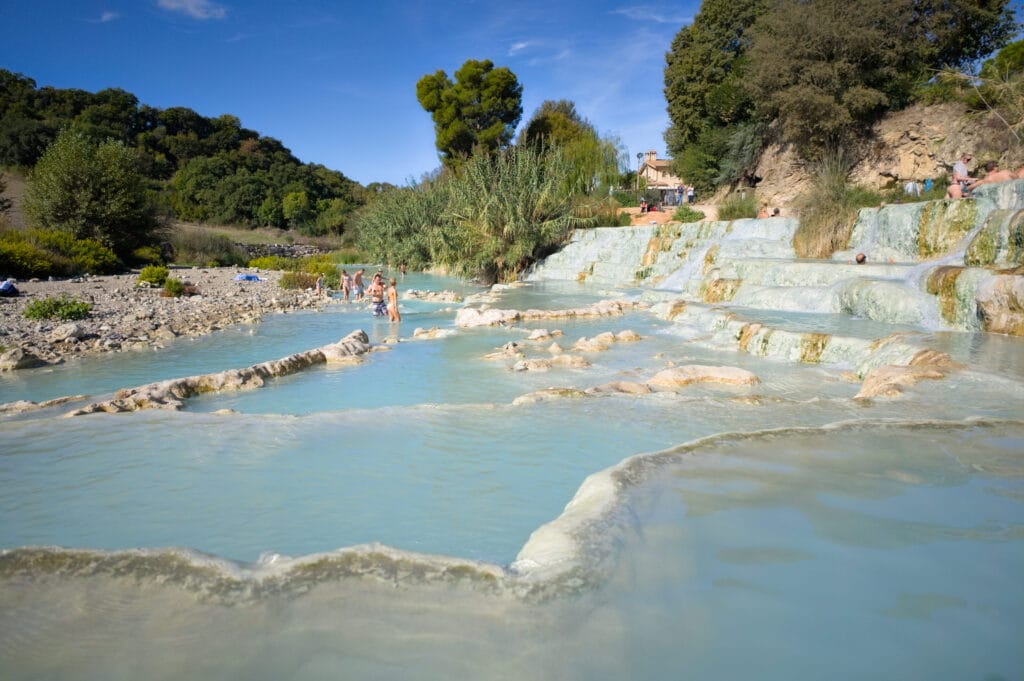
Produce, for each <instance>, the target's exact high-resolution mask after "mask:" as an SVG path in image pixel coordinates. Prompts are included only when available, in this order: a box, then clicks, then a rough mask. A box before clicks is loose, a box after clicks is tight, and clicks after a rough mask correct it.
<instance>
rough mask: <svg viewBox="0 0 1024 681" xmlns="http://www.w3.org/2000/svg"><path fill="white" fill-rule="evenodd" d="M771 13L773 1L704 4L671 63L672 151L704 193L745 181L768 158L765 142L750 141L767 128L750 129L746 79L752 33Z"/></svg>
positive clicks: (681, 170)
mask: <svg viewBox="0 0 1024 681" xmlns="http://www.w3.org/2000/svg"><path fill="white" fill-rule="evenodd" d="M767 8H768V2H767V1H766V0H704V2H703V3H702V4H701V8H700V12H698V13H697V16H695V17H694V19H693V23H692V24H690V25H689V26H684V27H683V28H682V29H681V30H680V31H679V33H678V34H676V36H675V38H674V39H673V41H672V47H671V49H670V50H669V52H668V53H667V54H666V55H665V61H666V66H665V100H666V102H667V103H668V115H669V121H670V125H669V128H668V129H667V130H666V131H665V143H666V145H667V147H668V151H669V154H670V155H671V156H672V158H673V159H675V171H676V173H677V174H678V175H679V176H680V177H682V178H684V179H685V180H686V181H687V182H689V183H692V184H693V185H695V186H696V187H697V189H698V190H699V191H702V192H708V191H711V190H712V189H713V188H714V187H715V185H716V184H718V183H719V182H720V181H731V180H733V179H738V178H739V177H740V176H741V175H742V174H743V173H744V172H745V171H746V170H748V169H749V168H750V167H751V160H750V157H751V155H753V157H754V159H755V161H756V158H757V156H759V154H760V151H761V139H760V138H759V137H757V136H754V135H751V134H750V133H751V132H756V131H759V130H760V128H757V129H750V128H746V127H745V125H746V123H747V122H748V121H749V120H750V118H751V116H752V115H753V112H754V102H753V99H752V98H751V97H750V94H749V92H748V90H747V88H746V87H745V85H744V79H745V77H746V72H747V69H748V68H749V59H748V58H747V57H746V53H747V50H748V49H749V47H750V42H751V28H752V27H753V26H754V24H755V22H756V21H757V19H758V18H759V17H760V16H762V15H763V14H764V13H765V12H766V11H767ZM733 136H739V137H741V139H737V140H736V141H735V142H734V141H732V140H731V138H732V137H733ZM751 145H752V146H753V148H754V151H753V153H752V154H751V153H750V149H749V148H750V146H751ZM733 149H736V155H735V157H734V156H732V155H731V153H730V152H731V151H732V150H733Z"/></svg>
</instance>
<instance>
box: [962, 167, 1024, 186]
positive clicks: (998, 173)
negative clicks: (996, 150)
mask: <svg viewBox="0 0 1024 681" xmlns="http://www.w3.org/2000/svg"><path fill="white" fill-rule="evenodd" d="M1016 178H1017V174H1016V173H1014V172H1011V171H1009V170H1000V169H999V164H998V163H996V162H995V161H988V162H987V163H985V177H983V178H981V179H980V180H977V181H975V182H972V183H971V184H969V185H967V191H968V193H970V192H972V191H974V190H975V189H976V188H977V187H980V186H981V185H983V184H994V183H996V182H1007V181H1009V180H1013V179H1016Z"/></svg>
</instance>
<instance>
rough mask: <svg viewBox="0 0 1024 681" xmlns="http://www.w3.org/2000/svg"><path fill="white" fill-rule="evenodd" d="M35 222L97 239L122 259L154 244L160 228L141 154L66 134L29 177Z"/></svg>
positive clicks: (29, 204) (112, 142)
mask: <svg viewBox="0 0 1024 681" xmlns="http://www.w3.org/2000/svg"><path fill="white" fill-rule="evenodd" d="M25 212H26V214H27V215H28V217H29V220H30V223H31V224H32V225H33V226H35V227H39V228H42V229H53V230H58V231H62V232H66V233H68V234H71V235H73V236H74V237H75V238H78V239H96V240H97V241H100V242H102V243H103V244H105V245H107V246H109V247H110V248H111V249H113V251H114V252H115V253H116V254H117V255H118V256H120V257H122V258H128V257H129V256H130V255H131V252H132V250H134V249H135V248H137V247H139V246H142V245H145V244H147V243H149V242H150V241H151V240H152V237H153V230H154V228H155V226H156V221H155V219H154V213H153V209H152V206H151V205H150V204H149V202H148V201H147V199H146V192H145V184H144V179H143V177H142V175H141V173H139V171H138V165H137V159H136V156H135V154H134V153H133V152H132V151H131V150H130V149H128V148H127V147H126V146H125V145H124V143H122V142H120V141H115V140H107V141H106V142H101V143H100V144H98V145H97V144H95V143H93V142H91V141H90V140H89V139H88V137H86V136H85V135H84V134H83V133H81V132H79V131H75V130H71V129H65V130H63V131H62V132H61V133H60V134H59V135H58V136H57V139H56V140H55V141H54V143H53V144H51V145H50V146H49V147H48V148H47V150H46V152H45V153H44V154H43V157H42V158H40V159H39V162H38V163H37V164H36V166H35V168H34V169H33V171H32V173H31V175H30V176H29V184H28V189H27V190H26V193H25Z"/></svg>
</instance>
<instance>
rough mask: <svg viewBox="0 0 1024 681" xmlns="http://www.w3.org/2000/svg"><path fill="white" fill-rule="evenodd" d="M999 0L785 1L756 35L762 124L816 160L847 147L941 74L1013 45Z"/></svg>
mask: <svg viewBox="0 0 1024 681" xmlns="http://www.w3.org/2000/svg"><path fill="white" fill-rule="evenodd" d="M1014 28H1015V24H1014V23H1013V21H1012V15H1011V14H1010V13H1009V11H1008V9H1007V3H1006V1H1005V0H1003V1H999V2H996V1H992V0H861V1H860V2H856V3H851V2H849V0H809V1H804V0H781V2H779V3H778V4H777V5H776V6H775V7H774V9H773V11H771V12H768V13H766V14H765V15H764V16H763V17H762V19H761V20H760V21H759V22H758V25H757V27H756V28H755V30H754V40H753V44H752V47H751V50H750V55H751V68H750V77H749V78H748V80H747V82H748V84H749V88H750V91H751V92H752V93H753V96H754V98H755V100H756V101H757V103H758V108H759V111H760V113H761V115H762V116H765V117H769V118H777V119H778V120H779V121H780V122H781V123H782V134H783V138H784V139H785V140H786V141H788V142H791V143H793V144H795V145H796V146H797V147H798V148H799V149H800V150H801V152H802V153H803V154H804V155H805V156H808V157H811V156H814V155H816V154H817V153H819V152H820V151H821V150H823V149H826V148H829V147H834V146H837V145H843V144H844V143H845V142H846V141H847V140H848V138H850V137H851V136H856V135H858V134H859V133H860V132H862V131H863V130H865V129H866V128H867V126H868V125H870V124H871V123H872V122H874V121H875V120H876V119H877V118H878V117H879V116H880V115H881V114H883V113H885V112H886V111H888V110H892V109H898V108H902V107H903V106H905V105H906V104H908V103H909V102H910V101H911V97H912V94H913V92H914V89H915V87H916V86H918V85H919V84H921V83H922V82H924V81H926V80H928V79H929V78H930V77H931V76H932V75H933V74H934V72H935V70H936V69H939V68H941V67H943V66H958V65H961V64H964V63H966V62H970V61H973V60H975V59H977V58H979V57H982V56H985V55H986V54H987V53H988V52H990V51H991V50H992V49H993V48H995V47H998V46H999V45H1001V44H1002V43H1004V42H1005V41H1006V39H1007V38H1009V37H1010V36H1011V35H1012V31H1013V29H1014Z"/></svg>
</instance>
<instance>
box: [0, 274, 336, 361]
mask: <svg viewBox="0 0 1024 681" xmlns="http://www.w3.org/2000/svg"><path fill="white" fill-rule="evenodd" d="M239 272H245V273H247V274H253V273H256V274H258V275H259V276H260V278H262V279H264V280H265V281H259V282H257V281H236V280H235V276H236V275H237V274H238V273H239ZM172 275H173V276H174V277H176V278H178V279H181V280H183V281H187V282H189V283H191V284H193V285H194V286H195V287H196V288H197V289H198V291H199V295H195V296H191V297H181V298H163V297H161V295H160V293H161V289H155V288H140V287H139V286H138V275H137V274H120V275H111V276H95V277H83V278H77V277H76V278H74V279H67V280H61V281H19V282H17V287H18V290H19V291H20V292H21V295H20V296H19V297H17V298H0V371H4V370H12V369H25V368H31V367H33V366H39V365H41V364H53V363H58V362H61V361H63V360H65V359H67V358H69V357H77V356H84V355H90V354H98V353H103V352H118V351H121V350H137V349H145V348H151V347H161V346H162V344H163V343H164V342H165V341H167V340H170V339H171V338H174V337H176V336H200V335H203V334H207V333H211V332H213V331H216V330H218V329H222V328H224V327H227V326H230V325H232V324H240V323H254V322H257V321H259V319H260V318H261V317H262V316H263V315H264V314H268V313H272V312H288V311H290V310H298V309H304V308H314V309H316V308H319V307H321V306H322V305H324V304H326V302H327V301H328V300H330V299H329V298H327V297H317V296H316V295H315V294H313V293H312V292H311V291H291V290H288V291H286V290H284V289H282V288H280V287H279V286H278V280H279V279H280V277H281V272H268V271H260V272H255V271H253V270H241V269H238V268H234V267H213V268H191V269H177V270H173V271H172ZM51 296H52V297H56V298H59V297H61V296H67V297H69V298H74V299H78V300H84V301H86V302H88V303H90V304H91V305H92V311H91V313H90V314H89V316H88V317H87V318H85V319H81V320H77V321H73V322H64V321H60V320H47V321H37V320H32V319H26V318H25V316H24V311H25V307H26V306H27V305H28V304H29V303H31V302H32V301H33V300H40V299H44V298H47V297H51Z"/></svg>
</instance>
